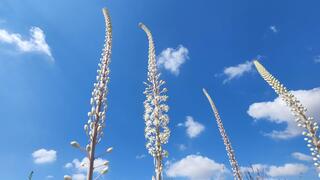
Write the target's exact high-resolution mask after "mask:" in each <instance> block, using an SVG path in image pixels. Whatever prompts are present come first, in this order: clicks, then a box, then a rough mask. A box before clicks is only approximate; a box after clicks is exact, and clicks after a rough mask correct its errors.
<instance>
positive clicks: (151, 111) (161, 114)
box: [139, 23, 170, 180]
mask: <svg viewBox="0 0 320 180" xmlns="http://www.w3.org/2000/svg"><path fill="white" fill-rule="evenodd" d="M139 26H140V28H141V29H143V30H144V32H145V33H146V34H147V37H148V41H149V60H148V77H147V82H146V83H145V85H146V86H147V87H146V89H145V91H144V94H145V95H146V100H145V101H144V107H145V113H144V120H145V124H146V127H145V138H146V139H147V144H146V148H147V150H148V152H149V154H150V155H152V156H153V157H154V160H155V173H156V176H155V179H156V180H161V179H162V169H163V165H162V160H163V158H164V155H165V154H167V153H166V151H165V150H164V149H163V148H162V145H163V144H167V143H168V140H169V136H170V129H169V127H168V124H169V116H168V115H167V112H168V110H169V107H168V105H166V104H165V102H166V101H167V99H168V96H167V95H165V93H166V92H167V89H166V88H163V87H162V86H163V85H164V84H165V81H163V80H161V79H160V73H159V72H158V69H157V63H156V55H155V48H154V42H153V38H152V34H151V32H150V30H149V29H148V28H147V27H146V26H145V25H144V24H142V23H140V24H139Z"/></svg>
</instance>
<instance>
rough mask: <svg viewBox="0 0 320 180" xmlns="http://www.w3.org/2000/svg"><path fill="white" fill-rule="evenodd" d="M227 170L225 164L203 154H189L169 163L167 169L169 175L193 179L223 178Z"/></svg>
mask: <svg viewBox="0 0 320 180" xmlns="http://www.w3.org/2000/svg"><path fill="white" fill-rule="evenodd" d="M227 172H228V170H227V169H226V167H225V165H224V164H220V163H217V162H215V161H214V160H212V159H209V158H208V157H204V156H201V155H188V156H186V157H185V158H183V159H181V160H179V161H177V162H174V163H169V165H168V168H167V169H166V175H167V176H168V177H173V178H174V177H186V178H189V179H191V180H210V179H222V178H223V176H224V175H225V174H226V173H227Z"/></svg>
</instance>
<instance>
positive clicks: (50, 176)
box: [46, 175, 54, 179]
mask: <svg viewBox="0 0 320 180" xmlns="http://www.w3.org/2000/svg"><path fill="white" fill-rule="evenodd" d="M53 178H54V177H53V176H52V175H48V176H47V177H46V179H53Z"/></svg>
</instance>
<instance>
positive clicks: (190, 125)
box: [184, 116, 205, 138]
mask: <svg viewBox="0 0 320 180" xmlns="http://www.w3.org/2000/svg"><path fill="white" fill-rule="evenodd" d="M184 125H185V127H186V128H187V135H188V136H189V138H195V137H197V136H199V135H200V133H201V132H202V131H204V129H205V128H204V126H203V125H202V124H200V123H199V122H197V121H195V120H193V118H192V117H191V116H187V120H186V122H185V123H184Z"/></svg>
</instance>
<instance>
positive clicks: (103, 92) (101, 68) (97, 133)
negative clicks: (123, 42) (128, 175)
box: [67, 8, 112, 180]
mask: <svg viewBox="0 0 320 180" xmlns="http://www.w3.org/2000/svg"><path fill="white" fill-rule="evenodd" d="M103 15H104V18H105V23H106V36H105V43H104V48H103V52H102V54H101V58H100V63H99V64H98V70H97V74H98V75H97V77H96V82H95V83H94V88H93V91H92V97H91V99H90V104H91V110H90V111H89V112H88V119H89V120H88V122H87V123H86V124H85V125H84V131H85V132H86V134H87V136H88V137H89V138H88V139H89V140H88V141H89V142H88V144H87V145H86V147H85V148H82V147H81V146H80V144H79V143H78V142H77V141H72V142H71V143H70V144H71V145H72V146H73V147H75V148H78V149H80V150H82V151H84V152H86V154H87V156H88V159H89V163H88V164H87V165H86V166H87V167H88V177H87V179H88V180H92V176H93V170H94V169H95V168H96V167H94V160H95V159H96V158H97V157H96V156H95V147H96V145H97V144H98V143H99V142H100V141H101V138H102V136H103V129H104V128H105V120H106V110H107V93H108V88H107V84H108V82H109V73H110V69H109V64H110V57H111V42H112V26H111V21H110V15H109V12H108V10H107V9H106V8H104V9H103ZM111 151H112V148H108V149H107V150H106V153H109V152H111ZM108 165H109V163H105V165H104V166H105V168H104V169H103V170H102V171H101V172H100V174H105V173H106V172H107V171H108ZM67 178H68V177H67Z"/></svg>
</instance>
